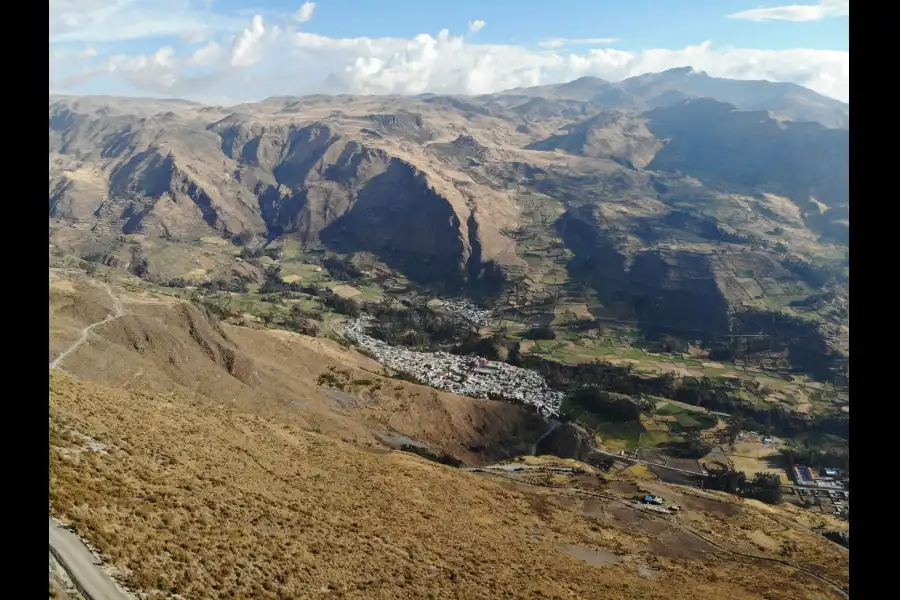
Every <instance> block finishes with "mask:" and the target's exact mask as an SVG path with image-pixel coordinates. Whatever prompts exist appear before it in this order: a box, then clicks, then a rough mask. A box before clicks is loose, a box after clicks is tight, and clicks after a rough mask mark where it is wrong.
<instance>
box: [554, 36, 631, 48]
mask: <svg viewBox="0 0 900 600" xmlns="http://www.w3.org/2000/svg"><path fill="white" fill-rule="evenodd" d="M620 41H622V39H621V38H554V39H552V40H543V41H541V42H538V46H540V47H541V48H562V47H563V46H606V45H608V44H615V43H616V42H620Z"/></svg>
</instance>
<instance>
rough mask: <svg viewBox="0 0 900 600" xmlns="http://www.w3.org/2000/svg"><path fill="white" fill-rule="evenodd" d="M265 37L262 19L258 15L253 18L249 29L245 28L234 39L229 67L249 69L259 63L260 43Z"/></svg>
mask: <svg viewBox="0 0 900 600" xmlns="http://www.w3.org/2000/svg"><path fill="white" fill-rule="evenodd" d="M265 35H266V28H265V25H263V18H262V17H261V16H260V15H256V16H254V17H253V21H252V23H251V24H250V27H249V28H245V29H244V30H243V31H242V32H241V33H239V34H238V35H237V37H235V38H234V43H233V44H232V46H231V66H232V67H249V66H250V65H252V64H254V63H256V62H259V60H260V58H261V52H260V50H261V42H262V39H263V37H264V36H265Z"/></svg>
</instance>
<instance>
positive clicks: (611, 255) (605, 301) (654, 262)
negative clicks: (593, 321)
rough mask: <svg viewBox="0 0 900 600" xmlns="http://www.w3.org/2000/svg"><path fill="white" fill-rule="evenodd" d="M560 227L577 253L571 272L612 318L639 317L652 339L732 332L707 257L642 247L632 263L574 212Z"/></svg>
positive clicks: (712, 337) (713, 336)
mask: <svg viewBox="0 0 900 600" xmlns="http://www.w3.org/2000/svg"><path fill="white" fill-rule="evenodd" d="M556 229H557V231H558V232H559V234H560V236H561V237H562V239H563V241H564V242H565V244H566V246H567V247H568V248H570V249H571V250H572V252H573V253H574V254H575V257H574V258H573V259H572V260H570V261H569V263H568V265H567V269H568V272H569V277H570V278H571V279H572V280H573V281H583V282H585V283H587V284H588V285H590V286H591V287H592V288H593V289H594V290H595V291H596V292H597V297H598V300H599V301H600V303H601V304H602V305H603V308H604V309H605V311H606V312H607V313H609V314H610V316H611V317H612V318H615V319H622V320H636V321H639V323H640V324H639V328H640V330H641V331H642V333H643V334H644V336H646V337H647V338H649V339H656V338H659V337H661V336H663V335H669V336H673V337H677V338H681V339H684V340H697V339H702V340H704V341H708V342H710V343H711V342H713V341H714V340H715V339H716V337H718V336H721V335H727V334H728V333H729V323H728V305H727V303H726V301H725V298H724V296H723V295H722V293H721V292H720V291H719V289H718V286H717V285H716V281H715V278H714V276H713V273H712V270H711V267H710V264H709V261H708V260H707V259H706V257H704V256H702V255H699V254H695V253H691V252H674V253H672V254H671V255H670V256H666V257H663V256H662V255H661V254H659V253H658V252H643V253H641V254H638V255H637V256H636V257H635V258H634V260H633V261H632V264H631V266H630V268H629V267H628V266H627V262H626V259H625V256H624V255H623V254H622V253H621V252H620V251H619V250H618V249H617V247H616V245H615V242H614V241H613V240H611V239H610V238H609V237H608V235H607V234H606V233H605V232H602V231H600V230H598V229H597V227H596V226H594V225H591V224H590V223H587V222H585V221H584V220H582V219H580V218H578V217H577V216H575V215H574V214H573V213H572V212H571V211H569V212H567V213H565V214H564V215H563V216H561V217H560V218H559V220H558V221H557V222H556Z"/></svg>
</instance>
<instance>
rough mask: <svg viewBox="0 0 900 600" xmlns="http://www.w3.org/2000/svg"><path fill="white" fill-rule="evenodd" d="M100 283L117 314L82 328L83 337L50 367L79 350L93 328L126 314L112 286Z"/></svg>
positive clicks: (55, 365) (52, 367) (54, 366)
mask: <svg viewBox="0 0 900 600" xmlns="http://www.w3.org/2000/svg"><path fill="white" fill-rule="evenodd" d="M98 283H100V285H102V286H103V289H105V290H106V293H107V294H109V297H110V298H111V299H112V301H113V310H114V311H115V314H114V315H107V316H106V318H105V319H103V320H102V321H97V322H96V323H91V324H90V325H88V326H87V327H85V328H84V329H82V330H81V337H79V338H78V339H77V340H76V341H75V343H74V344H72V345H71V346H69V347H68V348H66V349H65V350H64V351H63V352H62V353H61V354H60V355H59V356H57V357H56V358H54V359H53V360H52V361H51V362H50V368H51V369H56V368H58V367H59V364H60V363H61V362H62V361H63V360H65V359H66V357H67V356H69V355H70V354H72V353H73V352H75V351H76V350H78V347H79V346H81V345H82V344H83V343H85V342H86V341H87V338H88V334H89V333H90V332H91V330H93V329H94V328H95V327H100V326H101V325H105V324H106V323H109V322H110V321H112V320H114V319H118V318H119V317H121V316H122V315H124V314H125V310H124V309H123V308H122V301H121V300H120V299H119V297H118V296H116V295H115V294H113V291H112V288H110V287H109V284H108V283H103V282H98Z"/></svg>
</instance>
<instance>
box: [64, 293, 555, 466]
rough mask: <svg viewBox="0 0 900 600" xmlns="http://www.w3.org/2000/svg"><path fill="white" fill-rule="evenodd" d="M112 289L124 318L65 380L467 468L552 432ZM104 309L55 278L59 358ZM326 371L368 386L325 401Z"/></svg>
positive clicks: (289, 342)
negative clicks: (388, 438)
mask: <svg viewBox="0 0 900 600" xmlns="http://www.w3.org/2000/svg"><path fill="white" fill-rule="evenodd" d="M115 292H116V293H117V294H118V295H119V296H120V297H121V298H122V300H123V302H124V307H125V311H126V315H125V316H123V317H121V318H120V319H118V320H115V321H112V322H110V323H107V324H105V325H103V326H101V327H98V328H96V329H95V330H94V331H93V333H92V335H91V337H90V338H89V340H88V343H86V344H84V345H82V346H81V347H80V348H79V349H78V350H77V351H76V352H75V353H73V354H72V355H70V356H69V357H68V358H67V359H66V361H65V363H63V365H62V368H63V369H64V370H66V371H67V372H69V373H72V374H75V375H77V376H79V377H82V378H85V379H88V380H91V381H95V382H98V383H105V384H108V385H113V386H116V387H125V388H128V389H141V390H153V391H156V392H170V391H178V392H180V393H190V394H198V395H200V396H203V397H205V398H208V399H214V400H216V401H217V402H227V403H229V404H232V405H234V406H236V407H239V408H241V409H242V410H246V411H250V412H254V413H257V414H263V415H267V416H269V417H274V418H277V419H278V420H279V421H281V422H285V423H291V424H294V425H297V426H299V427H303V428H307V429H313V430H316V431H321V432H323V433H327V434H330V435H334V436H338V437H341V438H344V439H347V440H353V441H357V442H360V443H378V442H377V437H376V434H377V433H383V432H387V431H394V432H397V433H401V434H403V435H407V436H409V437H411V438H413V439H417V440H420V441H422V442H424V443H426V444H429V445H433V446H435V447H437V448H443V449H445V451H447V452H450V453H452V454H454V455H456V456H458V457H460V458H461V459H463V460H466V461H467V462H469V463H471V464H480V463H481V462H483V461H484V460H496V459H500V458H505V457H508V456H511V455H514V454H516V453H526V452H528V449H529V448H530V444H531V442H532V441H534V439H536V438H537V437H538V436H539V435H540V433H541V431H542V430H543V429H544V428H545V427H546V426H545V425H544V424H543V422H542V421H541V420H540V419H539V418H538V417H536V416H535V415H534V414H533V413H532V412H531V411H529V410H527V409H525V408H523V407H520V406H516V405H512V404H509V403H507V402H500V401H494V400H481V399H474V398H466V397H462V396H457V395H454V394H449V393H445V392H439V391H436V390H433V389H431V388H427V387H423V386H420V385H415V384H412V383H408V382H405V381H398V380H395V379H391V378H390V377H385V376H383V375H382V373H383V372H384V370H383V368H382V367H381V365H379V364H378V363H376V362H375V361H373V360H371V359H369V358H367V357H365V356H363V355H361V354H359V353H357V352H355V351H353V350H349V349H347V348H344V347H342V346H340V345H339V344H337V343H336V342H334V341H331V340H328V339H320V338H311V337H307V336H303V335H299V334H296V333H291V332H287V331H278V330H267V329H262V330H254V329H249V328H245V327H237V326H234V325H229V324H227V323H222V322H220V321H219V320H218V319H216V318H215V317H214V316H213V315H210V314H208V313H206V312H205V311H203V310H202V309H200V308H198V307H196V306H194V305H191V304H189V303H184V302H178V301H176V300H174V299H171V298H164V297H153V296H149V295H141V296H139V295H136V294H133V293H127V292H124V291H123V290H121V289H118V288H115ZM104 306H111V302H110V300H109V298H108V296H107V295H106V292H105V291H103V290H102V288H100V287H99V285H97V284H96V283H93V284H91V283H90V280H87V279H84V280H79V279H72V280H70V279H65V278H62V277H61V276H56V277H54V278H53V279H52V285H51V323H52V324H53V325H52V330H51V331H52V335H51V344H50V348H51V359H52V358H54V357H55V356H56V355H57V354H58V353H59V352H60V351H61V350H62V349H63V348H65V347H67V346H68V345H69V344H70V343H71V342H72V341H74V340H75V339H77V338H78V332H79V331H80V329H81V328H82V327H84V326H86V325H88V324H90V323H93V322H96V321H100V320H102V319H103V318H104V317H105V316H106V314H108V313H109V312H111V309H107V308H102V307H104ZM70 314H71V315H73V316H71V317H70V316H68V315H70ZM57 315H58V316H59V317H58V318H57ZM329 368H332V369H339V370H341V371H344V372H346V374H347V375H346V378H347V380H348V381H354V380H355V381H364V382H366V383H364V384H357V385H354V386H352V389H351V390H350V392H349V394H332V395H328V393H326V392H323V391H322V390H321V389H320V388H319V387H318V386H317V379H318V377H319V375H320V374H322V373H326V372H329V371H328V369H329Z"/></svg>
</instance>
